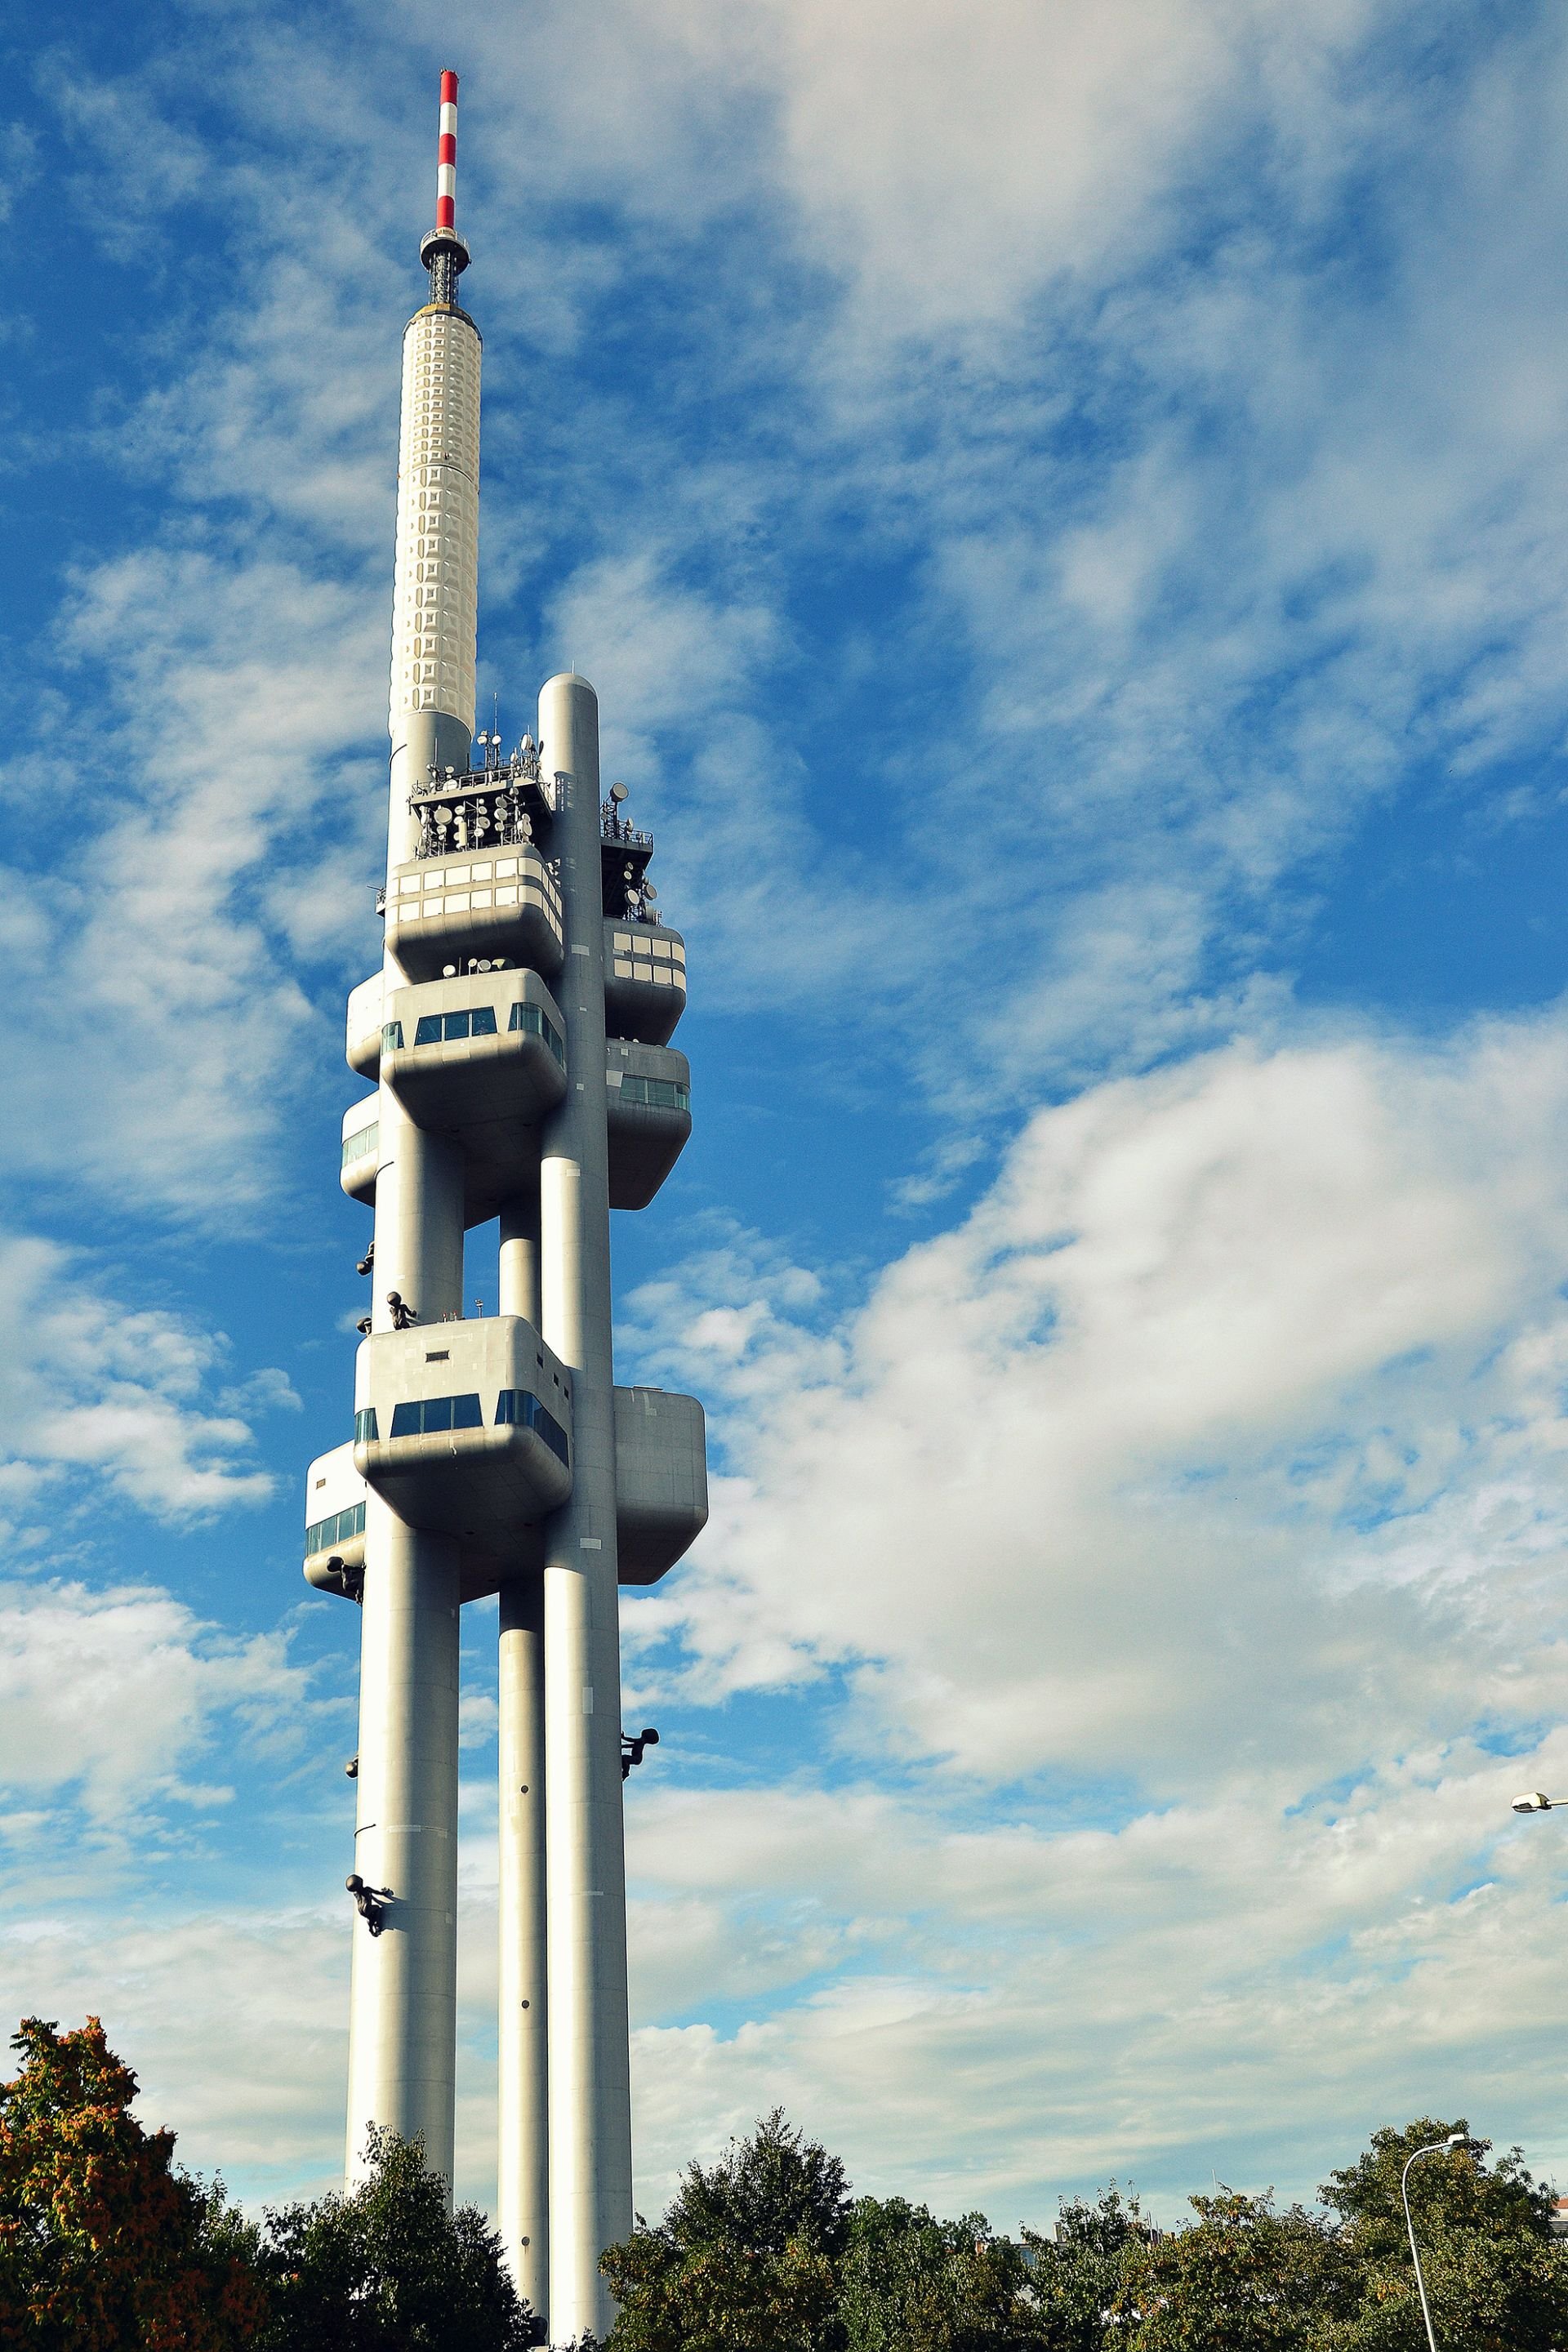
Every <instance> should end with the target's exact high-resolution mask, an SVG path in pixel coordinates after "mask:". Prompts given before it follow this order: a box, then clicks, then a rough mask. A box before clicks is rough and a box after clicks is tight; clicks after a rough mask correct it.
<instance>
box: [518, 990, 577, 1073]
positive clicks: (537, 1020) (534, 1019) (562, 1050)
mask: <svg viewBox="0 0 1568 2352" xmlns="http://www.w3.org/2000/svg"><path fill="white" fill-rule="evenodd" d="M506 1025H507V1027H508V1028H509V1029H526V1030H527V1032H528V1034H529V1035H530V1036H531V1037H542V1038H543V1040H544V1042H545V1044H546V1045H548V1046H549V1048H550V1050H551V1052H552V1054H553V1055H554V1056H555V1058H556V1060H557V1061H558V1062H559V1063H560V1065H561V1066H562V1068H563V1069H564V1068H565V1067H566V1047H565V1045H564V1044H563V1042H562V1036H561V1032H560V1031H559V1029H557V1027H556V1026H555V1024H554V1022H553V1021H552V1020H550V1019H549V1017H548V1016H547V1015H546V1014H545V1013H542V1012H541V1011H540V1009H539V1007H538V1005H537V1004H514V1005H513V1006H512V1008H511V1017H510V1020H509V1021H508V1023H507V1024H506Z"/></svg>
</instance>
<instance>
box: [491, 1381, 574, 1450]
mask: <svg viewBox="0 0 1568 2352" xmlns="http://www.w3.org/2000/svg"><path fill="white" fill-rule="evenodd" d="M496 1425H497V1427H498V1428H500V1427H503V1426H508V1425H510V1427H511V1428H514V1429H516V1428H522V1429H531V1430H533V1431H534V1432H535V1433H536V1434H537V1435H538V1436H540V1437H542V1439H543V1440H544V1443H545V1444H546V1445H548V1446H549V1448H550V1451H551V1452H552V1454H559V1455H560V1457H561V1459H562V1461H563V1462H564V1463H565V1464H566V1465H567V1467H568V1468H570V1467H571V1456H570V1454H568V1452H567V1449H566V1432H565V1431H564V1430H563V1428H562V1426H561V1423H559V1422H558V1421H557V1420H556V1418H555V1415H554V1414H553V1413H552V1412H547V1411H546V1410H545V1408H544V1406H543V1405H542V1404H541V1403H540V1402H539V1399H538V1398H537V1397H536V1396H534V1395H532V1394H531V1392H530V1391H528V1390H527V1389H502V1391H501V1392H500V1396H498V1397H497V1399H496Z"/></svg>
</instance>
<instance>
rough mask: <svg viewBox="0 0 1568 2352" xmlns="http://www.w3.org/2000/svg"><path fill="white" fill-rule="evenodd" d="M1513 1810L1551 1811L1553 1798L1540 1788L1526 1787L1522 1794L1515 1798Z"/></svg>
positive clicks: (1520, 1811)
mask: <svg viewBox="0 0 1568 2352" xmlns="http://www.w3.org/2000/svg"><path fill="white" fill-rule="evenodd" d="M1513 1810H1514V1811H1515V1812H1516V1813H1549V1812H1550V1811H1552V1800H1551V1798H1550V1797H1548V1796H1546V1795H1545V1794H1544V1793H1543V1792H1542V1790H1540V1789H1526V1790H1525V1791H1524V1794H1523V1795H1522V1796H1521V1797H1516V1798H1515V1799H1514V1801H1513Z"/></svg>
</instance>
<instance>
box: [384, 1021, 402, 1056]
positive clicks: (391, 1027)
mask: <svg viewBox="0 0 1568 2352" xmlns="http://www.w3.org/2000/svg"><path fill="white" fill-rule="evenodd" d="M381 1050H382V1052H383V1053H384V1054H400V1053H401V1052H402V1051H403V1024H402V1022H401V1021H384V1022H383V1023H382V1024H381Z"/></svg>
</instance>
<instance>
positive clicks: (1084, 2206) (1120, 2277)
mask: <svg viewBox="0 0 1568 2352" xmlns="http://www.w3.org/2000/svg"><path fill="white" fill-rule="evenodd" d="M1154 2234H1155V2233H1154V2231H1153V2230H1152V2227H1151V2225H1150V2223H1149V2222H1148V2221H1146V2220H1145V2218H1144V2215H1143V2209H1142V2206H1141V2205H1140V2204H1139V2202H1138V2200H1137V2198H1136V2197H1135V2196H1133V2195H1131V2194H1129V2195H1128V2196H1126V2197H1123V2195H1122V2193H1121V2189H1119V2188H1118V2187H1117V2185H1116V2183H1115V2181H1114V2180H1113V2181H1111V2182H1110V2185H1109V2187H1108V2188H1106V2189H1102V2190H1101V2191H1100V2196H1099V2197H1098V2198H1097V2199H1096V2200H1095V2202H1094V2203H1093V2204H1092V2205H1091V2204H1089V2202H1088V2201H1087V2200H1085V2199H1083V2198H1081V2197H1074V2198H1068V2199H1064V2200H1062V2203H1061V2206H1060V2209H1059V2219H1058V2222H1057V2227H1056V2232H1055V2235H1054V2236H1052V2237H1049V2238H1045V2237H1039V2236H1037V2234H1036V2233H1035V2231H1033V2230H1026V2231H1024V2233H1023V2235H1024V2244H1025V2246H1026V2249H1027V2252H1028V2256H1029V2259H1030V2260H1031V2262H1032V2263H1033V2266H1034V2291H1035V2299H1036V2307H1037V2312H1038V2315H1039V2317H1038V2324H1039V2326H1040V2330H1041V2336H1040V2340H1041V2342H1042V2343H1043V2344H1045V2345H1047V2346H1048V2347H1049V2352H1103V2347H1105V2346H1106V2345H1107V2344H1108V2343H1109V2342H1110V2315H1111V2311H1112V2308H1113V2306H1114V2305H1115V2304H1116V2300H1117V2297H1118V2296H1119V2295H1120V2294H1121V2288H1122V2285H1123V2284H1124V2281H1125V2278H1126V2274H1127V2271H1128V2266H1129V2263H1130V2261H1131V2260H1133V2259H1135V2258H1136V2257H1138V2256H1140V2255H1141V2254H1142V2250H1143V2249H1144V2248H1145V2247H1146V2246H1148V2245H1150V2244H1152V2243H1153V2242H1154Z"/></svg>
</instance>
